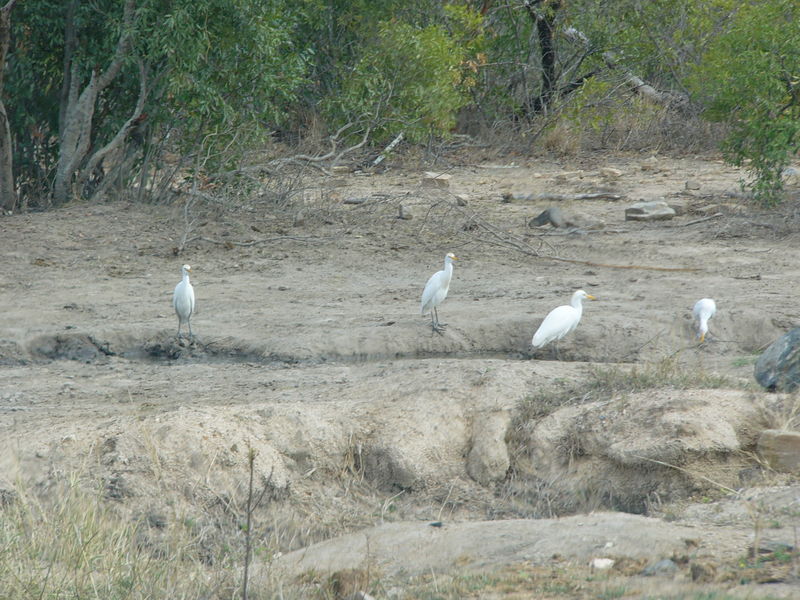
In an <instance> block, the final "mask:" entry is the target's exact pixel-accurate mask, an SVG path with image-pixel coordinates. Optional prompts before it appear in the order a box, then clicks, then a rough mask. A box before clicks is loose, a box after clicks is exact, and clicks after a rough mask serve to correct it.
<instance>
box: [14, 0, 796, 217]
mask: <svg viewBox="0 0 800 600" xmlns="http://www.w3.org/2000/svg"><path fill="white" fill-rule="evenodd" d="M798 13H800V8H798V6H797V3H796V2H793V1H791V0H780V1H769V2H768V1H759V2H750V3H739V2H731V1H729V0H714V1H710V2H709V1H700V0H692V1H689V2H683V3H679V4H678V5H676V4H675V3H674V2H668V1H665V0H655V1H651V2H642V1H640V0H623V1H614V2H611V1H604V2H589V1H581V0H578V1H572V2H566V1H555V0H538V1H531V0H527V1H509V2H493V1H491V0H481V1H475V0H472V1H455V2H438V1H431V0H412V1H406V0H388V1H384V2H374V1H371V0H332V1H322V0H300V1H296V0H293V1H289V0H256V1H251V0H233V1H230V0H205V1H193V0H125V1H124V2H119V1H116V0H93V1H87V0H69V1H66V2H62V1H60V0H10V1H9V2H7V3H6V4H5V6H4V7H3V8H2V10H1V11H0V15H1V19H0V65H2V67H3V78H2V79H0V92H2V96H0V98H1V99H2V103H0V122H2V127H0V173H2V183H1V184H0V196H1V197H2V204H3V206H4V208H5V209H6V210H7V211H14V210H17V209H23V210H24V209H34V208H35V209H41V208H47V207H49V206H56V205H60V204H63V203H65V202H68V201H70V200H73V199H78V198H81V199H94V198H99V197H102V196H103V195H104V194H107V193H108V192H109V190H111V189H114V190H115V193H116V195H117V196H120V195H123V194H132V195H133V196H134V197H135V198H136V199H137V200H140V201H144V200H147V201H151V202H153V201H159V202H160V201H165V200H173V199H174V195H175V193H176V191H179V192H180V194H181V195H182V196H184V197H188V198H191V197H194V198H198V197H200V198H202V196H201V195H200V196H199V195H198V194H199V190H202V189H203V188H204V187H207V184H208V183H209V181H213V182H214V183H215V184H216V186H217V189H220V188H222V187H225V186H228V187H230V186H233V187H234V188H235V189H236V190H237V191H236V193H245V194H247V193H258V190H259V189H260V188H262V187H263V184H264V180H265V178H269V176H270V174H274V172H275V170H276V169H280V168H281V167H283V166H285V165H287V164H305V165H313V166H316V167H318V168H322V169H325V168H329V167H331V166H334V165H335V164H337V163H341V162H343V161H350V162H353V161H364V162H365V164H369V162H370V161H371V162H374V161H375V160H376V159H377V158H378V157H379V155H380V153H381V152H382V151H384V150H385V149H386V148H387V146H390V149H391V150H395V149H397V148H398V146H399V145H400V144H401V143H402V144H412V145H421V146H422V147H424V148H425V149H426V151H428V152H429V153H431V158H434V157H435V155H436V153H437V152H438V151H441V150H442V149H445V148H447V147H451V146H453V145H454V144H467V143H482V144H492V145H495V146H497V147H499V148H501V149H503V148H505V149H514V150H517V151H524V152H541V151H547V152H556V153H575V152H580V151H581V150H586V149H597V148H603V149H612V150H614V149H616V150H621V149H637V148H647V149H651V150H652V149H656V150H667V149H675V150H690V151H691V150H698V149H710V148H715V147H718V146H719V147H720V148H721V149H722V150H723V152H724V154H725V157H726V159H727V160H728V161H730V162H731V163H733V164H735V165H739V166H741V165H746V166H747V167H748V169H749V170H750V173H751V175H752V178H751V180H750V181H749V182H748V184H749V185H750V187H751V190H752V192H753V195H754V197H755V198H756V199H757V200H758V201H760V202H762V203H774V202H778V201H780V200H781V187H782V185H781V184H782V173H783V170H784V168H785V167H786V166H787V165H788V164H789V162H790V161H791V159H792V157H793V156H795V155H796V153H797V150H798V130H800V31H799V30H798V27H797V22H798V21H799V20H800V14H798ZM392 142H394V145H391V144H392Z"/></svg>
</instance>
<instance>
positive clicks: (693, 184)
mask: <svg viewBox="0 0 800 600" xmlns="http://www.w3.org/2000/svg"><path fill="white" fill-rule="evenodd" d="M683 187H684V189H687V190H699V189H700V182H699V181H696V180H694V179H689V180H687V181H686V183H685V184H683Z"/></svg>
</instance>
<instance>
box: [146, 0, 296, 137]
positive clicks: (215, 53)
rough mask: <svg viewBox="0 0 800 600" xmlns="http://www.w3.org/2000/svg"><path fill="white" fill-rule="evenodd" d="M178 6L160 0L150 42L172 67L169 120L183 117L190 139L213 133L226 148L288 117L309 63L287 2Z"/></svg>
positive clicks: (153, 52)
mask: <svg viewBox="0 0 800 600" xmlns="http://www.w3.org/2000/svg"><path fill="white" fill-rule="evenodd" d="M170 5H171V6H170V7H169V11H163V12H162V10H159V9H161V6H160V3H155V5H154V10H153V11H152V13H151V15H150V19H151V22H150V23H149V24H148V26H147V36H146V37H144V36H143V37H144V39H143V42H146V44H145V43H143V44H142V46H143V49H145V51H146V52H147V55H148V56H149V57H151V61H153V62H154V63H156V64H159V65H161V66H162V68H163V69H164V76H165V83H164V86H163V91H162V94H163V95H162V98H163V103H160V104H159V108H160V112H159V114H160V116H161V118H162V119H165V120H169V119H174V118H178V119H179V120H180V123H181V127H182V129H183V130H184V134H185V137H186V138H187V139H192V138H193V137H194V135H196V134H198V133H200V132H206V133H209V134H211V137H209V138H208V139H209V140H212V139H213V140H216V141H215V144H216V145H218V146H219V145H224V144H227V143H229V141H230V139H231V138H232V137H234V136H237V135H239V136H241V135H246V134H256V133H258V132H259V131H261V130H263V129H264V128H265V127H268V126H271V125H272V126H274V125H276V124H280V123H281V122H282V121H283V120H285V118H286V107H287V106H290V105H291V104H292V103H293V102H294V101H295V100H296V91H297V89H298V86H299V84H300V83H301V82H302V81H303V75H304V69H305V61H306V56H305V55H304V54H303V53H302V52H298V51H297V49H296V48H295V46H294V43H293V40H292V37H291V28H292V26H293V20H292V19H293V16H294V15H293V14H292V12H291V11H290V10H289V9H288V7H287V5H286V4H285V3H284V2H282V1H280V0H275V1H260V2H252V1H251V0H206V1H205V2H197V1H195V0H175V1H173V2H171V3H170ZM143 33H144V31H143Z"/></svg>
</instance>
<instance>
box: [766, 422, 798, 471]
mask: <svg viewBox="0 0 800 600" xmlns="http://www.w3.org/2000/svg"><path fill="white" fill-rule="evenodd" d="M756 451H757V452H758V455H759V456H760V457H761V458H762V459H764V460H765V461H766V462H767V464H768V465H769V466H770V467H772V468H773V469H775V470H776V471H782V472H784V473H798V472H800V433H798V432H796V431H780V430H777V429H767V430H765V431H762V432H761V436H760V437H759V438H758V444H757V446H756Z"/></svg>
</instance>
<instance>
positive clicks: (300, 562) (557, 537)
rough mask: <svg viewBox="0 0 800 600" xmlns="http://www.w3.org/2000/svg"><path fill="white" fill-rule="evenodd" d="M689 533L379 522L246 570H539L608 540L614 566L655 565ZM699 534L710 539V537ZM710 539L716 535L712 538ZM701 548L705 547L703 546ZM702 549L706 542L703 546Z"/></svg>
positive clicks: (576, 523)
mask: <svg viewBox="0 0 800 600" xmlns="http://www.w3.org/2000/svg"><path fill="white" fill-rule="evenodd" d="M697 533H698V531H697V529H695V528H692V527H688V526H683V525H677V524H674V523H666V522H663V521H660V520H658V519H652V518H648V517H643V516H640V515H631V514H626V513H603V512H600V513H592V514H589V515H577V516H572V517H562V518H558V519H510V520H503V519H501V520H494V521H484V522H481V521H467V522H457V521H456V522H452V523H448V524H447V527H441V528H436V527H430V526H429V525H427V524H426V523H420V522H387V523H383V524H381V525H378V526H376V527H371V528H369V529H363V530H360V531H357V532H354V533H350V534H346V535H343V536H340V537H336V538H331V539H328V540H326V541H324V542H319V543H316V544H312V545H310V546H307V547H305V548H302V549H299V550H295V551H293V552H288V553H286V554H283V555H282V556H280V557H279V558H277V559H276V560H274V561H271V562H269V563H267V562H266V561H262V562H260V563H257V564H256V565H255V566H254V571H253V575H254V577H260V576H264V575H265V573H266V572H267V569H269V573H280V574H281V575H282V576H283V577H294V576H298V575H300V574H302V573H306V572H308V571H315V572H322V573H325V572H332V571H339V570H342V569H348V568H360V569H364V568H365V565H369V564H372V565H379V566H380V569H381V573H382V575H384V576H388V577H392V576H394V575H396V574H398V573H402V574H403V576H404V577H408V576H409V575H412V576H413V575H418V574H423V573H427V574H429V573H431V572H435V573H442V572H448V570H450V569H453V568H455V567H457V568H458V569H459V572H464V571H470V570H473V569H480V570H481V571H486V570H487V569H490V568H492V566H493V565H508V564H514V563H517V562H522V561H529V562H530V563H533V564H547V561H549V560H551V559H552V557H553V556H554V555H556V554H558V555H560V556H562V557H563V558H564V559H565V560H574V561H576V562H580V563H582V564H585V565H586V564H590V561H591V560H592V559H593V558H595V557H597V554H598V548H602V547H603V545H604V544H605V543H606V542H607V541H608V540H609V539H612V540H614V557H615V559H616V561H617V562H619V561H620V560H623V559H625V558H631V559H646V560H648V561H655V560H658V559H659V557H662V556H671V555H672V554H673V553H677V552H681V551H683V550H684V549H685V548H686V544H685V540H686V538H687V537H692V536H695V535H697ZM704 535H707V536H708V538H711V534H704ZM714 535H719V534H718V533H715V534H714ZM704 542H705V540H704ZM708 543H709V544H711V543H714V542H712V541H711V540H710V539H709V541H708Z"/></svg>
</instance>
